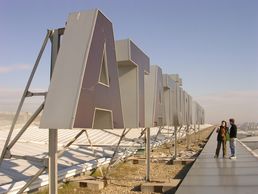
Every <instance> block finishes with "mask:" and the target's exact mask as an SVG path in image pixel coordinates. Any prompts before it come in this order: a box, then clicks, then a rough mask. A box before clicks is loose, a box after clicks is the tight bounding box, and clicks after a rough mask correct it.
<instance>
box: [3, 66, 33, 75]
mask: <svg viewBox="0 0 258 194" xmlns="http://www.w3.org/2000/svg"><path fill="white" fill-rule="evenodd" d="M30 68H31V65H28V64H18V65H8V66H0V74H6V73H11V72H14V71H21V70H28V69H30Z"/></svg>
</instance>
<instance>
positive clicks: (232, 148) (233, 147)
mask: <svg viewBox="0 0 258 194" xmlns="http://www.w3.org/2000/svg"><path fill="white" fill-rule="evenodd" d="M230 151H231V155H232V156H236V138H230Z"/></svg>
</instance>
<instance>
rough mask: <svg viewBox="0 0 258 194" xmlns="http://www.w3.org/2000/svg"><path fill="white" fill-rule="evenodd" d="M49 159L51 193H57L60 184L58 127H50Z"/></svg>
mask: <svg viewBox="0 0 258 194" xmlns="http://www.w3.org/2000/svg"><path fill="white" fill-rule="evenodd" d="M48 138H49V144H48V146H49V161H48V177H49V178H48V180H49V193H50V194H57V184H58V169H57V167H58V165H57V139H58V138H57V129H49V137H48Z"/></svg>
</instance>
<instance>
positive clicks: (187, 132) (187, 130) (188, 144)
mask: <svg viewBox="0 0 258 194" xmlns="http://www.w3.org/2000/svg"><path fill="white" fill-rule="evenodd" d="M189 130H190V128H189V124H187V126H186V142H187V149H189V148H190V134H189V133H190V131H189Z"/></svg>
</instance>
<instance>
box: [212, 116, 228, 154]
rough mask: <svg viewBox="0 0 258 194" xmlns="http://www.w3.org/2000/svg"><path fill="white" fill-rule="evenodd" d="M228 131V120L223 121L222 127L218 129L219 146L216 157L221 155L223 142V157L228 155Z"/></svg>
mask: <svg viewBox="0 0 258 194" xmlns="http://www.w3.org/2000/svg"><path fill="white" fill-rule="evenodd" d="M227 132H228V127H227V122H226V121H222V122H221V125H220V127H219V128H218V129H217V133H218V135H217V148H216V153H215V156H214V158H218V157H219V152H220V148H221V144H222V151H223V158H225V157H226V155H227V146H226V143H227V139H226V134H227Z"/></svg>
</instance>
